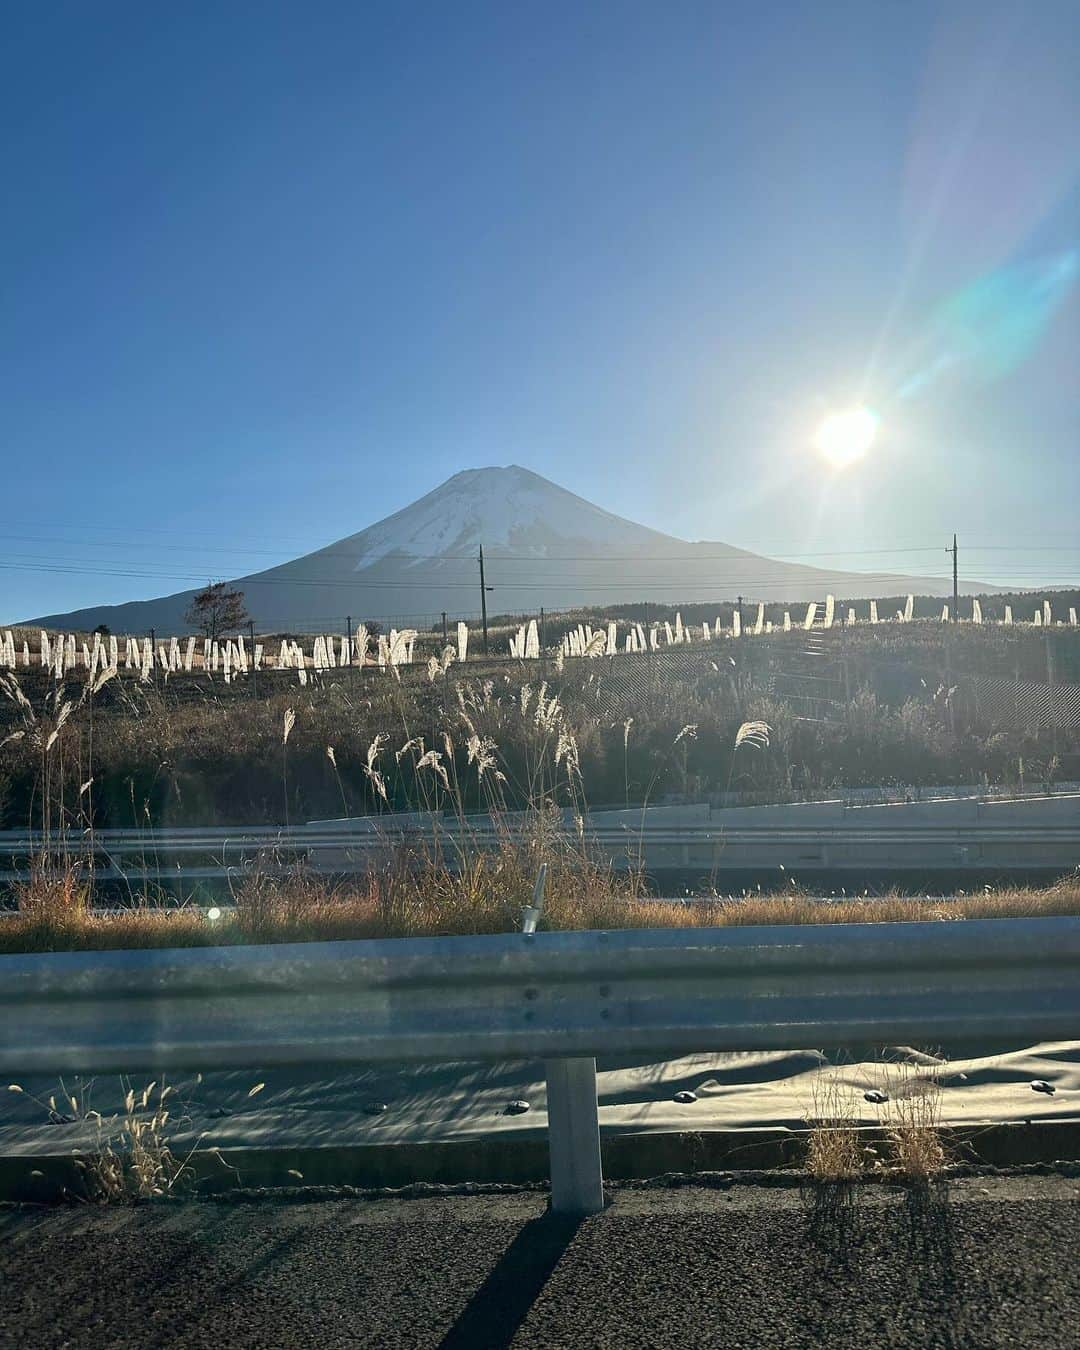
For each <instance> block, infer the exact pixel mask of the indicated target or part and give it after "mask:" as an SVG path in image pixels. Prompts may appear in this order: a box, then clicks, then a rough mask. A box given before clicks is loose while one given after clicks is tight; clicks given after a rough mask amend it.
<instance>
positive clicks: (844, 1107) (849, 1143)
mask: <svg viewBox="0 0 1080 1350" xmlns="http://www.w3.org/2000/svg"><path fill="white" fill-rule="evenodd" d="M808 1124H809V1126H810V1133H809V1136H808V1138H807V1144H806V1170H807V1172H808V1173H809V1174H810V1176H811V1177H812V1178H813V1179H814V1180H815V1181H818V1182H827V1183H837V1182H839V1183H846V1182H851V1181H854V1180H855V1178H856V1177H859V1176H861V1175H862V1173H863V1172H864V1171H866V1169H867V1152H866V1145H865V1143H864V1141H863V1139H862V1137H861V1136H860V1133H859V1125H860V1121H859V1113H858V1111H857V1110H856V1108H855V1103H854V1098H853V1094H852V1092H851V1089H850V1087H849V1086H848V1085H847V1084H846V1083H843V1082H841V1081H840V1080H838V1079H837V1078H835V1077H833V1076H832V1075H831V1074H821V1075H818V1076H817V1077H815V1079H814V1085H813V1099H812V1102H811V1106H810V1111H809V1118H808Z"/></svg>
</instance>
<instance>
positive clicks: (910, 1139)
mask: <svg viewBox="0 0 1080 1350" xmlns="http://www.w3.org/2000/svg"><path fill="white" fill-rule="evenodd" d="M883 1082H884V1085H885V1086H884V1090H885V1092H886V1093H887V1094H888V1101H887V1102H885V1103H883V1105H882V1111H881V1117H882V1123H883V1124H884V1126H885V1135H886V1142H887V1147H888V1154H887V1160H886V1167H887V1169H888V1170H890V1171H892V1172H895V1173H898V1174H899V1175H900V1176H902V1177H903V1178H904V1179H905V1180H907V1181H912V1182H916V1183H925V1182H928V1181H930V1180H931V1179H932V1178H933V1177H935V1176H936V1175H937V1174H938V1173H939V1172H940V1171H941V1169H942V1168H943V1167H944V1166H945V1163H946V1161H947V1158H946V1153H945V1144H944V1141H943V1139H942V1136H941V1071H940V1070H934V1069H932V1068H931V1069H927V1068H926V1067H921V1066H915V1065H912V1064H897V1063H890V1064H888V1065H885V1066H884V1072H883Z"/></svg>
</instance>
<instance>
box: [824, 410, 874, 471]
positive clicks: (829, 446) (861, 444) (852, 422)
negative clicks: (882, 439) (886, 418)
mask: <svg viewBox="0 0 1080 1350" xmlns="http://www.w3.org/2000/svg"><path fill="white" fill-rule="evenodd" d="M877 428H878V419H877V416H876V414H875V413H872V412H871V411H870V409H869V408H850V409H848V410H847V411H846V412H834V413H830V414H829V415H828V417H826V418H825V420H824V421H823V422H822V424H821V426H819V427H818V429H817V435H816V436H815V437H814V448H815V449H817V450H819V451H820V452H821V454H822V455H823V456H824V457H825V459H827V460H828V462H829V463H830V464H831V465H832V467H833V468H834V469H846V468H847V467H848V465H850V464H854V463H856V462H857V461H858V460H860V459H862V457H863V456H864V455H865V454H866V452H867V450H869V449H870V447H871V446H872V445H873V443H874V437H875V436H876V435H877Z"/></svg>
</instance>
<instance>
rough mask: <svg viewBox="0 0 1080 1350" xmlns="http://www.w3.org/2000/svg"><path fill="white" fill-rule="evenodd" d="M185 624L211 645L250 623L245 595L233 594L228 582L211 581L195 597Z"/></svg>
mask: <svg viewBox="0 0 1080 1350" xmlns="http://www.w3.org/2000/svg"><path fill="white" fill-rule="evenodd" d="M184 622H185V623H186V624H187V625H188V627H190V628H198V629H199V630H200V631H201V632H203V633H205V634H206V636H207V637H208V638H210V640H211V641H213V640H214V639H215V638H218V637H220V636H221V634H222V633H232V632H235V631H236V629H238V628H241V627H243V625H244V624H245V623H247V622H248V612H247V610H246V609H245V608H244V592H243V591H238V590H234V589H233V588H232V587H231V586H230V585H229V583H228V582H227V581H211V582H209V583H208V584H207V585H206V587H205V588H204V589H203V590H201V591H198V592H197V593H196V594H195V595H194V596H193V597H192V601H191V604H190V605H188V608H187V612H186V613H185V615H184Z"/></svg>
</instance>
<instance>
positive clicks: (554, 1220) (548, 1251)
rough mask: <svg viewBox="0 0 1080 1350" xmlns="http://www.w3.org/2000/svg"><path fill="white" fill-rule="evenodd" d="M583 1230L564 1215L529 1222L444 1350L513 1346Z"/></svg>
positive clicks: (467, 1308)
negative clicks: (576, 1237)
mask: <svg viewBox="0 0 1080 1350" xmlns="http://www.w3.org/2000/svg"><path fill="white" fill-rule="evenodd" d="M580 1227H581V1220H580V1219H578V1218H573V1217H567V1216H564V1215H560V1214H551V1213H548V1214H544V1215H542V1216H541V1217H540V1218H537V1219H530V1220H529V1222H528V1223H526V1224H525V1225H524V1226H523V1228H522V1229H521V1231H520V1232H519V1233H518V1235H517V1237H516V1238H514V1240H513V1242H511V1244H510V1246H509V1247H507V1249H506V1251H505V1252H503V1254H502V1256H501V1257H500V1259H499V1262H498V1264H497V1265H496V1266H495V1267H494V1269H493V1270H492V1271H491V1273H490V1274H489V1275H488V1277H487V1279H486V1280H485V1281H484V1283H483V1284H482V1285H481V1286H480V1288H479V1289H478V1290H477V1291H476V1293H475V1294H473V1296H472V1298H471V1299H470V1300H469V1302H468V1303H467V1304H466V1305H465V1307H464V1309H463V1310H462V1312H461V1315H460V1316H459V1317H458V1319H457V1321H456V1322H455V1323H454V1325H453V1326H452V1327H451V1328H450V1330H449V1331H448V1332H447V1333H446V1335H445V1336H444V1337H443V1339H442V1341H441V1342H440V1346H439V1350H466V1347H468V1350H475V1347H476V1346H478V1345H482V1346H484V1347H485V1350H498V1347H503V1346H508V1345H509V1344H510V1342H511V1341H512V1340H513V1338H514V1335H515V1333H516V1332H517V1330H518V1328H519V1327H520V1326H521V1324H522V1323H523V1322H524V1321H525V1318H526V1317H527V1316H528V1314H529V1309H530V1308H531V1307H532V1305H533V1303H534V1302H535V1301H536V1299H537V1297H538V1295H539V1294H540V1292H541V1290H542V1289H543V1287H544V1285H545V1284H546V1283H547V1281H548V1277H549V1276H550V1275H551V1272H552V1271H553V1270H554V1269H555V1267H556V1266H557V1265H558V1264H559V1260H560V1258H561V1257H562V1255H563V1253H564V1252H565V1251H566V1249H567V1248H568V1247H569V1246H570V1243H571V1242H572V1241H573V1239H574V1234H575V1233H576V1232H577V1231H578V1229H579V1228H580Z"/></svg>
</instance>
